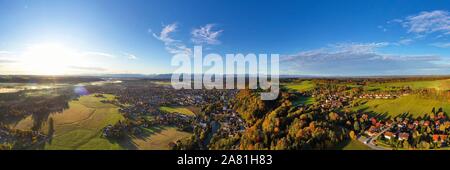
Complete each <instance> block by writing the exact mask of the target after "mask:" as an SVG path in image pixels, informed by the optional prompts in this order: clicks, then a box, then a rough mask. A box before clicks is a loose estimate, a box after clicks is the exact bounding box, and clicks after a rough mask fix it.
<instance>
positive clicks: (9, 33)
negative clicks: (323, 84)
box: [0, 0, 450, 75]
mask: <svg viewBox="0 0 450 170" xmlns="http://www.w3.org/2000/svg"><path fill="white" fill-rule="evenodd" d="M0 35H1V36H0V74H94V73H95V74H96V73H141V74H155V73H171V72H172V71H173V70H174V69H176V67H173V66H171V65H170V61H171V58H172V56H173V55H174V54H176V53H180V52H189V50H192V49H193V46H194V45H202V46H203V48H204V50H205V51H206V52H207V53H209V52H214V53H218V54H221V55H224V54H226V53H243V54H246V53H267V54H273V53H276V54H280V56H281V57H280V60H281V63H280V71H281V73H282V74H299V75H400V74H450V41H449V38H450V37H449V36H450V1H442V0H436V1H421V0H400V1H392V0H389V1H387V0H386V1H384V0H377V1H369V0H367V1H350V0H343V1H335V0H328V1H320V0H310V1H306V0H304V1H300V0H299V1H288V0H285V1H269V0H259V1H256V0H243V1H238V0H222V1H221V0H201V1H200V0H189V1H187V0H178V1H175V0H160V1H153V0H142V1H135V0H130V1H124V0H109V1H106V0H97V1H88V0H77V1H71V0H64V1H52V0H46V1H40V0H27V1H25V0H14V1H13V0H0ZM61 65H63V66H61ZM57 66H58V67H57ZM52 68H54V69H52ZM61 70H64V71H61Z"/></svg>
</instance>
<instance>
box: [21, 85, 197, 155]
mask: <svg viewBox="0 0 450 170" xmlns="http://www.w3.org/2000/svg"><path fill="white" fill-rule="evenodd" d="M103 96H104V98H101V97H95V94H92V95H88V96H81V97H80V98H79V99H78V100H74V101H71V102H69V109H66V110H64V111H63V112H62V113H54V114H51V115H50V116H49V118H48V119H50V118H51V119H53V132H54V133H53V138H52V139H51V140H50V142H47V143H45V145H43V146H42V148H39V149H46V150H47V149H48V150H120V149H146V150H147V149H151V150H153V149H168V143H170V142H175V141H177V140H179V139H181V138H184V137H187V136H190V135H191V134H190V133H187V132H182V131H178V130H177V129H176V128H174V127H154V128H149V129H145V133H144V134H145V135H141V136H139V137H132V138H131V139H130V141H127V142H114V141H109V140H108V139H106V138H104V137H102V136H101V133H102V129H103V128H104V127H105V126H107V125H108V124H114V123H116V122H118V121H119V120H123V119H124V118H123V116H122V115H121V114H120V113H119V111H118V107H117V106H115V105H112V104H109V103H102V102H101V100H105V99H108V100H111V99H114V96H112V95H103ZM171 109H172V108H171ZM173 109H174V110H177V111H180V110H181V111H184V112H185V113H189V114H191V113H192V112H188V110H187V109H186V110H185V109H182V108H173ZM169 110H170V109H169ZM192 114H193V113H192ZM32 126H33V119H32V117H31V116H29V117H27V118H25V119H23V120H22V121H20V122H18V123H17V124H16V125H15V128H17V129H24V130H26V129H31V127H32ZM49 127H50V125H49V123H48V121H47V122H45V123H44V124H43V125H42V128H41V130H40V131H42V132H43V133H45V134H48V133H49V129H50V128H49ZM130 143H132V144H133V145H131V144H130Z"/></svg>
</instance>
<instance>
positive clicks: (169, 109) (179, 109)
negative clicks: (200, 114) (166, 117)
mask: <svg viewBox="0 0 450 170" xmlns="http://www.w3.org/2000/svg"><path fill="white" fill-rule="evenodd" d="M159 110H161V111H163V112H167V113H181V114H185V115H187V116H194V115H195V113H194V112H192V111H191V110H190V109H188V108H185V107H170V106H161V107H159Z"/></svg>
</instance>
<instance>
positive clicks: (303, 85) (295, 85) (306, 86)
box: [284, 80, 315, 92]
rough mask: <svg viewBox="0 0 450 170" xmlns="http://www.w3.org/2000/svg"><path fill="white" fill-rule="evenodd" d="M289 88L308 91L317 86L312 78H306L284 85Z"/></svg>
mask: <svg viewBox="0 0 450 170" xmlns="http://www.w3.org/2000/svg"><path fill="white" fill-rule="evenodd" d="M284 86H285V87H286V88H288V89H292V90H296V91H300V92H303V91H308V90H311V89H313V88H314V87H315V85H314V83H313V82H312V81H310V80H304V81H301V82H292V83H287V84H285V85H284Z"/></svg>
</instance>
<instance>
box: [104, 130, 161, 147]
mask: <svg viewBox="0 0 450 170" xmlns="http://www.w3.org/2000/svg"><path fill="white" fill-rule="evenodd" d="M165 129H166V127H163V126H154V127H150V128H140V130H141V133H139V134H137V135H127V136H125V137H124V138H122V139H120V140H114V139H110V140H109V141H110V142H111V143H116V144H119V145H120V146H121V147H123V148H126V149H128V150H138V149H139V146H138V145H137V144H136V143H135V142H134V141H133V139H140V140H143V141H147V140H149V139H148V137H150V136H152V135H154V134H157V133H160V132H161V131H163V130H165Z"/></svg>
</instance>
